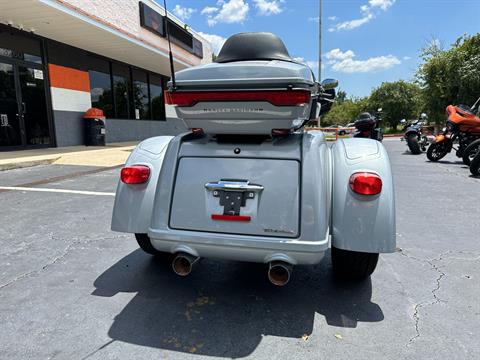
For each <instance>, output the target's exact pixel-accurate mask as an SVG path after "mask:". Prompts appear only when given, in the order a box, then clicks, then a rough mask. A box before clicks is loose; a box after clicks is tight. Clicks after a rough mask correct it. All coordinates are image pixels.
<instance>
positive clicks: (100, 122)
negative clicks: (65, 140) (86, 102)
mask: <svg viewBox="0 0 480 360" xmlns="http://www.w3.org/2000/svg"><path fill="white" fill-rule="evenodd" d="M83 119H84V120H85V145H87V146H89V145H91V146H105V115H103V110H101V109H97V108H91V109H88V110H87V112H86V113H85V115H83Z"/></svg>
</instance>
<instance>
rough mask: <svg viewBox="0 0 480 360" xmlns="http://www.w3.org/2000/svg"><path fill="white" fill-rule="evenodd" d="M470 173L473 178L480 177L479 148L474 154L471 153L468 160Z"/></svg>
mask: <svg viewBox="0 0 480 360" xmlns="http://www.w3.org/2000/svg"><path fill="white" fill-rule="evenodd" d="M470 172H471V173H472V175H473V176H480V148H478V149H477V152H476V153H473V152H472V156H471V158H470Z"/></svg>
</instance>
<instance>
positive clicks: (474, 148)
mask: <svg viewBox="0 0 480 360" xmlns="http://www.w3.org/2000/svg"><path fill="white" fill-rule="evenodd" d="M479 150H480V139H478V140H475V141H473V142H471V143H470V144H469V145H468V146H467V147H466V148H465V150H464V152H463V156H462V160H463V163H464V164H465V165H470V163H471V161H472V160H473V158H474V157H475V155H477V153H478V151H479Z"/></svg>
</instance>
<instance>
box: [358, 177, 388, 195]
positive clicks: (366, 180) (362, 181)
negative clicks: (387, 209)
mask: <svg viewBox="0 0 480 360" xmlns="http://www.w3.org/2000/svg"><path fill="white" fill-rule="evenodd" d="M350 188H351V189H352V191H353V192H356V193H357V194H361V195H377V194H380V192H381V191H382V179H381V178H380V176H378V175H377V174H373V173H369V172H358V173H355V174H353V175H352V176H350Z"/></svg>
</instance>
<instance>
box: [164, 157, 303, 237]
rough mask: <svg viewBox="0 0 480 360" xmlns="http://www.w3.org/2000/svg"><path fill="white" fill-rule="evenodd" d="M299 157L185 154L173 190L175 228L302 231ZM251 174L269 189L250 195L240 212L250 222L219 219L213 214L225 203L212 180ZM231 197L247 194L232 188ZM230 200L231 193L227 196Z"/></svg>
mask: <svg viewBox="0 0 480 360" xmlns="http://www.w3.org/2000/svg"><path fill="white" fill-rule="evenodd" d="M299 177H300V162H298V161H297V160H278V159H253V158H250V159H249V158H210V157H208V158H205V157H182V158H181V159H180V161H179V164H178V169H177V176H176V180H175V190H174V194H173V201H172V208H171V215H170V227H171V228H172V229H183V230H197V231H211V232H219V233H226V234H227V233H230V234H245V235H260V236H262V235H263V236H267V235H268V236H270V235H272V233H273V234H278V236H279V237H297V236H298V233H299V202H300V181H299ZM222 179H247V180H248V181H250V182H252V183H255V184H260V185H261V186H262V187H263V188H264V189H263V190H262V191H259V192H258V193H257V194H255V193H254V195H253V196H254V197H253V198H252V199H250V198H247V199H246V201H245V206H243V207H242V208H241V215H243V216H250V217H251V220H250V221H246V222H232V221H218V220H213V219H212V218H211V215H212V214H223V211H224V207H223V206H222V205H221V204H220V201H219V198H218V197H215V196H214V195H213V191H211V190H209V189H207V188H205V184H207V183H209V182H217V181H219V180H222ZM227 196H230V197H234V196H236V197H237V198H238V199H240V198H241V197H242V194H241V193H240V192H237V193H236V192H231V195H227ZM226 200H228V201H230V200H229V199H226Z"/></svg>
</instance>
